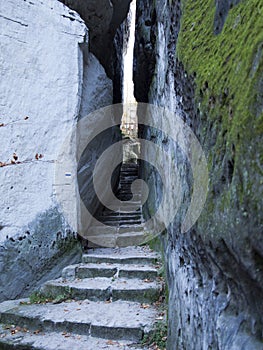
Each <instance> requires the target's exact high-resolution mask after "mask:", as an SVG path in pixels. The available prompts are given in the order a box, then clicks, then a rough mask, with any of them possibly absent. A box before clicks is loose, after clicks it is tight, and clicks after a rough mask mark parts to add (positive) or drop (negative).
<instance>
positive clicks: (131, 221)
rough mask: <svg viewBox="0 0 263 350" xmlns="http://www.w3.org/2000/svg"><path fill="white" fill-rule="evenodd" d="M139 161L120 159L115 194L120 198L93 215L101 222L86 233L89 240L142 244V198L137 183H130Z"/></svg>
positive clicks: (120, 245)
mask: <svg viewBox="0 0 263 350" xmlns="http://www.w3.org/2000/svg"><path fill="white" fill-rule="evenodd" d="M138 172H139V165H138V164H137V163H123V164H122V166H121V170H120V183H119V189H118V191H117V193H116V197H117V198H118V199H119V200H121V201H122V204H121V205H120V206H118V207H114V210H110V209H109V208H107V207H104V208H103V209H102V211H101V213H100V215H99V216H97V217H96V219H97V220H98V221H99V222H101V223H102V224H103V225H107V226H104V227H103V225H100V224H96V225H92V226H91V227H90V229H89V236H88V237H87V238H88V239H89V240H90V241H91V242H96V243H97V244H99V243H100V242H103V244H102V245H105V246H113V247H115V246H117V247H125V246H133V245H139V244H141V243H142V242H143V241H144V239H145V238H146V237H145V233H144V226H143V216H142V205H141V203H142V201H141V195H142V194H141V189H140V187H134V191H133V194H132V192H131V185H132V183H133V182H134V181H135V180H137V179H138ZM133 206H136V208H137V209H136V210H134V209H132V208H133Z"/></svg>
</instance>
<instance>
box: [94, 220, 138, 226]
mask: <svg viewBox="0 0 263 350" xmlns="http://www.w3.org/2000/svg"><path fill="white" fill-rule="evenodd" d="M100 221H101V222H102V223H103V224H105V225H109V226H131V227H132V226H133V225H140V224H141V223H142V220H116V221H112V220H107V218H104V219H103V220H100Z"/></svg>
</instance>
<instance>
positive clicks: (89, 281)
mask: <svg viewBox="0 0 263 350" xmlns="http://www.w3.org/2000/svg"><path fill="white" fill-rule="evenodd" d="M159 267H160V266H159V256H158V254H157V253H155V252H152V251H151V250H150V249H149V248H147V247H126V248H98V249H92V250H89V252H88V254H85V255H83V257H82V262H81V263H80V264H77V265H72V266H68V267H66V268H64V270H63V271H62V277H61V278H59V279H57V280H53V281H49V282H46V283H45V284H44V285H43V286H42V288H41V294H39V296H41V300H39V301H38V300H37V303H31V302H30V300H29V299H21V300H11V301H6V302H3V303H1V304H0V323H1V325H0V349H2V350H5V349H20V350H27V349H32V350H33V349H38V350H54V349H57V350H68V349H70V350H80V349H81V350H100V349H111V350H115V349H142V348H143V347H142V346H140V345H138V344H140V342H141V340H142V339H143V337H144V336H145V335H147V334H150V332H152V331H153V329H154V324H155V322H156V320H157V319H159V318H160V316H159V315H158V312H159V311H158V308H156V306H155V304H154V302H156V301H158V300H159V299H160V295H161V293H162V288H163V286H162V282H161V280H160V278H159V277H158V268H159ZM43 301H44V302H43ZM136 344H137V345H136ZM143 349H145V347H144V348H143Z"/></svg>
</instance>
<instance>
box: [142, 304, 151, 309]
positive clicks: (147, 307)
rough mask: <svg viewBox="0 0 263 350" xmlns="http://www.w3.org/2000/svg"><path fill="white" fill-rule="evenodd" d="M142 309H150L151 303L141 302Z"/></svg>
mask: <svg viewBox="0 0 263 350" xmlns="http://www.w3.org/2000/svg"><path fill="white" fill-rule="evenodd" d="M141 308H142V309H149V308H150V305H149V304H141Z"/></svg>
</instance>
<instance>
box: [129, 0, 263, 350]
mask: <svg viewBox="0 0 263 350" xmlns="http://www.w3.org/2000/svg"><path fill="white" fill-rule="evenodd" d="M231 4H232V5H236V6H232V5H231ZM215 6H217V7H215ZM138 7H139V10H138V13H139V18H138V25H137V36H136V37H137V43H136V51H135V56H136V65H135V91H136V97H137V99H138V100H139V101H143V102H150V103H153V104H155V105H158V106H163V107H167V108H168V109H169V110H171V111H172V112H174V113H178V114H179V115H180V116H181V118H182V119H183V120H184V121H185V122H186V123H187V124H188V125H189V126H190V127H191V128H192V130H193V131H194V132H195V134H196V135H197V137H198V138H199V140H200V142H201V145H202V147H203V149H204V151H205V152H206V156H207V158H208V166H209V172H210V184H209V194H208V199H207V202H206V205H205V208H204V211H203V213H202V215H201V217H200V218H199V220H198V222H197V224H196V225H195V226H194V227H193V228H192V229H191V230H190V231H189V232H187V233H185V234H182V233H180V226H181V221H182V220H183V218H184V213H185V210H186V208H187V206H188V204H189V196H190V194H191V188H192V178H191V171H190V170H189V164H188V163H187V162H186V158H185V157H184V156H183V154H181V153H180V147H176V146H175V145H174V144H172V143H171V142H169V140H168V141H167V139H166V137H165V135H163V134H162V133H160V132H158V130H152V129H150V128H148V129H146V128H144V129H142V130H141V135H142V136H143V137H145V138H147V139H149V140H151V141H152V142H155V143H157V144H159V145H162V144H163V145H164V146H163V147H165V149H166V150H167V151H168V152H169V153H170V155H171V159H172V164H169V165H168V164H167V165H166V166H165V169H166V171H167V176H166V179H165V181H167V183H169V178H170V175H169V171H170V170H169V169H170V167H171V166H173V165H174V166H177V167H178V169H179V172H180V174H181V176H182V178H183V179H184V180H183V181H182V188H183V201H182V207H181V208H180V210H179V211H178V213H177V216H176V218H175V220H174V223H173V224H172V225H170V227H168V229H167V232H166V235H165V234H164V236H163V237H162V240H163V242H164V246H165V255H166V261H167V278H168V286H169V337H168V346H167V348H168V349H187V350H190V349H225V350H226V349H227V350H228V349H233V350H234V349H239V348H244V349H251V350H252V349H253V350H254V349H260V348H261V347H262V343H260V340H262V334H261V331H262V312H261V311H260V310H262V300H263V299H262V294H263V292H262V281H263V276H262V267H263V265H262V261H263V257H262V251H263V249H262V227H263V223H262V221H263V220H262V176H261V175H260V165H259V164H261V163H262V156H260V154H261V155H262V142H261V143H260V141H259V140H260V138H261V139H262V108H261V107H262V94H261V92H260V91H261V90H260V89H259V87H260V86H261V81H262V74H260V69H262V55H261V54H260V52H262V41H263V38H262V35H261V34H260V33H262V30H261V29H260V28H261V27H260V17H259V13H260V9H261V10H262V5H259V3H258V2H255V3H254V4H252V3H250V2H246V1H243V2H240V3H239V4H238V1H235V2H233V1H229V2H216V4H215V2H214V1H210V2H209V3H207V1H201V0H200V1H197V2H196V1H190V0H189V1H184V2H183V4H181V2H180V1H169V2H166V1H156V2H155V3H151V4H149V3H148V5H147V4H146V2H145V1H138ZM146 7H147V8H146ZM220 11H221V12H222V11H223V16H222V14H221V15H220ZM227 13H228V16H227ZM153 14H154V17H156V19H155V22H154V23H152V25H150V26H147V24H148V23H150V22H149V18H150V19H151V18H153ZM219 17H224V18H223V21H221V20H220V18H219ZM217 26H219V27H220V30H219V29H218V30H216V27H217ZM219 27H218V28H219ZM213 28H214V31H213ZM219 32H221V33H219ZM215 33H216V35H215ZM178 35H179V39H178ZM145 43H149V45H148V46H149V48H150V52H149V55H148V56H147V57H146V55H145V54H144V53H143V50H142V49H141V47H143V46H144V45H145ZM240 44H241V46H239V45H240ZM152 57H156V61H155V62H154V66H153V69H152V68H151V71H150V70H147V71H146V73H145V76H143V75H142V74H141V72H143V71H144V67H150V66H151V65H152V62H153V60H152ZM255 62H256V63H255ZM151 67H152V66H151ZM240 67H242V70H241V68H240ZM260 67H261V68H260ZM246 72H250V73H248V74H249V75H248V74H247V73H246ZM261 72H262V71H261ZM140 76H143V77H145V80H144V82H143V83H144V85H143V83H142V81H141V79H140ZM146 81H147V84H145V82H146ZM145 88H146V89H147V91H145ZM142 91H143V92H142ZM153 117H154V118H155V119H154V122H155V125H156V127H157V128H158V127H159V128H161V127H162V126H163V123H165V122H166V121H165V120H163V119H162V118H160V116H158V115H153ZM169 123H170V127H173V121H172V120H170V121H168V124H169ZM260 135H261V136H260ZM256 164H258V165H256ZM143 175H144V177H145V178H146V179H148V180H149V183H150V185H153V190H152V191H151V197H150V199H149V201H148V203H147V204H148V206H147V208H145V211H146V212H147V214H148V215H149V214H151V213H152V212H154V211H155V210H156V204H157V203H158V198H160V196H161V187H160V186H159V185H158V179H157V178H156V174H154V172H153V171H152V170H151V169H150V168H149V167H147V166H146V167H145V168H144V169H143ZM170 188H171V189H172V184H171V187H170ZM171 192H172V190H171ZM176 195H177V194H176V193H173V194H171V201H170V203H169V204H170V205H171V206H172V205H173V198H175V197H176ZM260 198H261V199H260Z"/></svg>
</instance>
